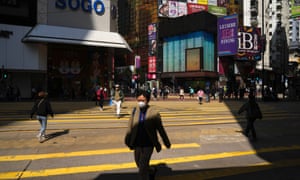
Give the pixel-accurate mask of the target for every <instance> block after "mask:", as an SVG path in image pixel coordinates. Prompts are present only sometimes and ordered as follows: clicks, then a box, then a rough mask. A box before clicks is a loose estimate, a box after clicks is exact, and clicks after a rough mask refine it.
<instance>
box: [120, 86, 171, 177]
mask: <svg viewBox="0 0 300 180" xmlns="http://www.w3.org/2000/svg"><path fill="white" fill-rule="evenodd" d="M149 101H150V94H149V93H147V92H146V91H139V92H138V93H137V107H135V108H134V109H133V111H132V114H131V116H130V119H129V121H128V130H127V133H126V136H125V144H126V145H127V146H128V147H129V148H130V149H132V150H134V159H135V163H136V165H137V167H138V168H139V176H140V179H141V180H149V179H154V176H155V172H156V169H155V168H151V167H150V165H149V164H150V159H151V156H152V153H153V150H154V148H155V149H156V151H157V152H160V151H161V144H160V142H159V140H158V135H157V132H158V133H159V134H160V136H161V139H162V140H163V143H164V144H165V146H166V147H167V148H170V147H171V143H170V140H169V138H168V136H167V133H166V131H165V129H164V127H163V124H162V120H161V116H160V113H159V112H158V111H157V110H155V109H154V108H153V107H152V106H150V105H149Z"/></svg>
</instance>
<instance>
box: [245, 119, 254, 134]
mask: <svg viewBox="0 0 300 180" xmlns="http://www.w3.org/2000/svg"><path fill="white" fill-rule="evenodd" d="M254 122H255V119H253V118H247V126H246V129H245V135H246V136H247V137H248V136H249V132H251V134H252V137H253V139H256V131H255V128H254Z"/></svg>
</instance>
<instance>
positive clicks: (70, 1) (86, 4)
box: [55, 0, 105, 15]
mask: <svg viewBox="0 0 300 180" xmlns="http://www.w3.org/2000/svg"><path fill="white" fill-rule="evenodd" d="M55 7H56V8H59V9H66V8H67V7H69V8H70V9H71V10H74V11H75V10H78V9H82V10H83V11H84V12H89V13H91V12H92V10H94V11H95V13H96V14H98V15H103V14H104V12H105V6H104V3H103V2H102V1H101V0H94V2H92V0H56V2H55Z"/></svg>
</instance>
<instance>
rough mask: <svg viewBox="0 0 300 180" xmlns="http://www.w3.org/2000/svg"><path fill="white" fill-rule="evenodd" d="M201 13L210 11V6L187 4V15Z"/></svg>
mask: <svg viewBox="0 0 300 180" xmlns="http://www.w3.org/2000/svg"><path fill="white" fill-rule="evenodd" d="M200 11H208V6H207V5H202V4H191V3H188V4H187V13H188V14H193V13H196V12H200Z"/></svg>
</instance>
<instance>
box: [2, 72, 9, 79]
mask: <svg viewBox="0 0 300 180" xmlns="http://www.w3.org/2000/svg"><path fill="white" fill-rule="evenodd" d="M7 78H8V74H7V71H3V72H2V79H7Z"/></svg>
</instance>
